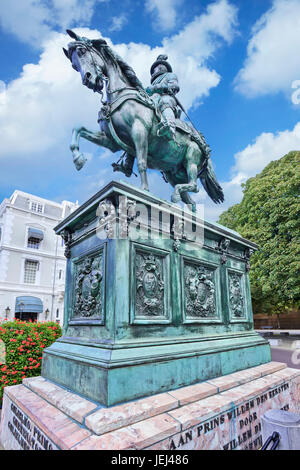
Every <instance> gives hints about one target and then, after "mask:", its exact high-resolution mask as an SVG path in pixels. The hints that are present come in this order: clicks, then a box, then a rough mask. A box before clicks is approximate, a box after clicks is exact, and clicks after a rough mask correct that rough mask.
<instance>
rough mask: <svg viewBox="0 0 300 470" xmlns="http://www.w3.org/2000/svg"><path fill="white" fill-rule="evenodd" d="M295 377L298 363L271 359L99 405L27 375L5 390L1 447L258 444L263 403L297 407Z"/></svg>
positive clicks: (299, 378)
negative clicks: (208, 378) (205, 379)
mask: <svg viewBox="0 0 300 470" xmlns="http://www.w3.org/2000/svg"><path fill="white" fill-rule="evenodd" d="M299 384H300V370H297V369H290V368H287V367H286V365H285V364H282V363H275V362H270V363H268V364H264V365H261V366H257V367H253V368H251V369H248V370H245V371H241V372H236V373H234V374H230V375H228V376H224V377H219V378H217V379H213V380H211V381H209V382H203V383H201V384H195V385H191V386H188V387H183V388H180V389H177V390H174V391H172V392H168V393H162V394H158V395H154V396H151V397H147V398H143V399H139V400H137V401H132V402H128V403H124V404H121V405H116V406H112V407H109V408H105V407H103V406H99V405H98V404H97V403H94V402H92V401H90V400H86V399H85V398H83V397H81V396H79V395H77V394H74V393H72V392H70V391H69V390H66V389H65V388H63V387H60V386H58V385H57V384H54V383H52V382H50V381H49V380H46V379H44V378H42V377H35V378H28V379H24V381H23V384H22V385H16V386H12V387H6V389H5V397H4V402H3V410H4V413H2V415H3V416H2V434H1V436H0V438H1V442H2V445H3V447H4V448H5V449H10V448H12V447H10V446H17V445H20V446H21V447H22V446H23V447H22V448H24V447H25V448H26V445H29V444H30V446H33V444H32V443H34V444H35V445H36V446H37V448H43V446H45V445H46V447H49V446H51V448H52V449H72V450H85V449H90V450H93V449H94V450H96V449H97V450H101V449H102V450H104V449H114V450H125V449H127V450H129V449H161V450H168V449H174V450H175V449H182V450H184V449H189V448H191V449H197V448H199V449H205V448H209V449H214V448H215V449H220V448H223V447H224V448H227V447H229V448H243V447H241V446H243V445H248V444H247V441H249V439H250V436H252V435H253V436H254V435H256V437H255V440H254V443H255V444H254V445H255V446H257V445H259V444H261V443H260V440H259V436H258V434H257V432H258V431H257V429H258V426H259V425H258V423H259V420H260V416H261V414H262V413H264V412H265V411H266V409H268V408H267V407H272V408H274V407H277V408H278V407H279V408H282V407H283V406H286V405H287V404H288V406H289V408H290V409H291V410H293V411H294V412H299V399H300V397H299V392H300V390H299ZM15 407H18V409H15ZM22 416H23V417H25V418H23V417H22ZM15 418H16V419H15ZM26 418H28V419H29V420H30V422H31V424H29V425H28V428H27V429H26V426H25V424H24V423H26ZM233 418H234V419H233ZM24 419H25V421H24ZM17 420H19V424H18V423H16V421H17ZM251 420H253V423H252V424H251V422H252V421H251ZM9 423H15V424H14V426H15V427H13V426H12V425H11V424H9ZM244 425H245V427H243V426H244ZM249 426H250V427H249ZM251 426H252V428H251ZM253 426H256V427H255V428H254V427H253ZM240 427H241V431H244V432H242V434H241V435H239V429H237V428H240ZM246 427H247V431H245V430H246ZM4 428H5V429H4ZM17 433H19V434H20V435H19V436H18V435H17ZM30 433H31V434H30ZM255 433H256V434H255ZM20 436H21V437H20ZM200 437H201V439H200ZM16 439H18V441H17V440H16ZM21 439H23V441H24V442H25V444H24V442H21ZM227 441H228V442H227ZM20 442H21V444H20ZM249 442H250V441H249ZM26 443H27V444H26ZM249 445H250V444H249ZM251 445H252V444H251ZM197 446H198V447H197ZM226 446H227V447H226ZM239 446H240V447H239ZM13 448H18V447H13Z"/></svg>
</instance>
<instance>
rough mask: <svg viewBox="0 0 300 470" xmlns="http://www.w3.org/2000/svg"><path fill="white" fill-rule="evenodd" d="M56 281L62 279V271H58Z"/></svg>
mask: <svg viewBox="0 0 300 470" xmlns="http://www.w3.org/2000/svg"><path fill="white" fill-rule="evenodd" d="M58 279H62V269H60V270H59V272H58Z"/></svg>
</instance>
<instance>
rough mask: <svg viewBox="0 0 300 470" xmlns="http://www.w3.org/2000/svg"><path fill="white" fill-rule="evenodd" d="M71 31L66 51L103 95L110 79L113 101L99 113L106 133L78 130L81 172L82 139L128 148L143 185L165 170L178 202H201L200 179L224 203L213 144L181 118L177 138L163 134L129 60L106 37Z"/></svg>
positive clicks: (114, 148)
mask: <svg viewBox="0 0 300 470" xmlns="http://www.w3.org/2000/svg"><path fill="white" fill-rule="evenodd" d="M67 33H68V34H69V35H70V36H71V37H72V38H73V39H74V40H75V41H73V42H71V43H69V45H68V51H67V50H66V49H64V53H65V54H66V56H67V57H68V59H69V60H70V61H71V63H72V67H73V68H74V69H75V70H76V71H77V72H80V74H81V78H82V83H83V85H85V86H87V87H88V88H90V89H92V90H93V91H94V92H98V93H100V94H101V95H102V89H103V86H104V82H106V85H107V88H106V95H107V102H106V103H103V108H102V109H101V111H100V112H99V119H98V122H99V123H100V131H98V132H91V131H89V130H87V129H86V128H84V127H80V128H77V129H73V136H72V143H71V146H70V148H71V150H72V152H73V159H74V163H75V165H76V168H77V170H80V169H81V168H82V166H83V165H84V164H85V162H86V158H85V157H84V155H83V154H81V153H80V152H79V139H80V137H84V138H85V139H87V140H89V141H91V142H93V143H95V144H97V145H100V146H101V147H106V148H108V149H110V150H111V151H112V152H117V151H119V150H125V151H126V152H127V153H128V154H129V155H131V156H133V157H135V158H136V159H137V166H138V170H139V173H140V177H141V186H142V189H144V190H147V191H148V190H149V188H148V180H147V168H151V169H158V170H160V171H161V172H162V173H163V175H164V177H165V179H166V180H167V181H168V182H169V183H170V184H171V185H172V186H173V187H174V188H175V189H174V192H173V194H172V197H171V199H172V202H178V201H180V200H182V201H183V202H184V203H185V204H188V205H190V204H191V205H192V210H193V211H195V210H196V205H195V202H194V201H193V200H192V199H191V197H190V196H189V192H190V191H191V192H195V193H197V192H198V191H199V188H198V184H197V179H198V177H199V178H200V180H201V182H202V185H203V187H204V189H205V190H206V192H207V193H208V195H209V196H210V198H211V199H212V200H213V201H214V202H215V203H220V202H223V201H224V195H223V191H222V188H221V186H220V185H219V183H218V182H217V180H216V176H215V173H214V170H213V167H212V163H211V160H210V156H209V153H208V150H207V149H208V146H206V145H205V141H204V139H203V146H202V147H201V146H199V144H198V143H196V142H195V141H194V140H193V139H192V138H191V135H192V132H191V130H192V129H191V127H190V126H189V125H188V124H187V123H185V122H183V121H179V122H178V123H177V124H178V125H176V138H175V139H174V140H168V139H167V138H164V137H159V136H158V135H157V127H158V124H159V118H158V116H157V113H156V110H155V106H154V104H153V102H152V100H151V98H150V97H149V96H148V95H147V93H146V92H145V90H144V89H143V86H142V84H141V82H140V81H139V79H138V78H137V76H136V74H135V72H134V71H133V69H132V68H131V67H130V66H129V65H128V64H126V63H125V62H124V61H123V60H122V59H121V58H120V57H119V56H118V55H117V54H116V53H115V52H114V51H113V50H112V49H111V48H110V47H109V46H108V45H107V43H106V41H105V40H103V39H96V40H89V39H87V38H82V37H80V36H78V35H77V34H76V33H74V32H73V31H70V30H67Z"/></svg>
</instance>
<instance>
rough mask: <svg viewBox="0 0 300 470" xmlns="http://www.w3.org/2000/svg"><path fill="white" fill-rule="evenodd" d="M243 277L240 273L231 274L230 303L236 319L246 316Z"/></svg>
mask: <svg viewBox="0 0 300 470" xmlns="http://www.w3.org/2000/svg"><path fill="white" fill-rule="evenodd" d="M241 281H242V276H241V275H240V274H238V273H229V302H230V310H231V312H232V316H233V317H234V318H241V317H244V316H245V313H244V311H245V309H244V296H243V289H242V285H241Z"/></svg>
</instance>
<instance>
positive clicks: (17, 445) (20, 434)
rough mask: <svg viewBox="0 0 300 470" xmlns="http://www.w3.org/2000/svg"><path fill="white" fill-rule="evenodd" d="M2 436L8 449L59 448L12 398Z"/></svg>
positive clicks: (8, 401)
mask: <svg viewBox="0 0 300 470" xmlns="http://www.w3.org/2000/svg"><path fill="white" fill-rule="evenodd" d="M9 404H10V405H9ZM2 438H3V446H4V447H5V449H6V450H58V447H57V446H56V445H55V444H54V442H53V441H52V440H51V439H50V438H49V437H48V436H47V435H46V434H45V433H44V432H43V431H41V429H40V428H39V427H38V426H37V425H36V424H35V423H34V422H33V421H32V420H31V419H30V418H29V417H28V416H27V415H26V414H25V413H24V412H23V411H22V410H21V409H20V408H19V407H18V406H17V405H16V404H15V403H13V402H12V401H11V400H7V410H6V413H5V417H4V422H3V429H2Z"/></svg>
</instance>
